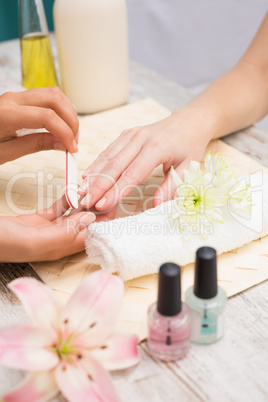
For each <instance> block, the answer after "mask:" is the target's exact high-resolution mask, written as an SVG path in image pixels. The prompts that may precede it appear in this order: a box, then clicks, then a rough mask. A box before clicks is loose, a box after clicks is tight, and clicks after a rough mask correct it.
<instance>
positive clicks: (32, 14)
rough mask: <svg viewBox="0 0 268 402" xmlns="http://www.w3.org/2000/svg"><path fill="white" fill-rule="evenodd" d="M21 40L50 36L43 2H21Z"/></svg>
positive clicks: (35, 0) (30, 0) (23, 0)
mask: <svg viewBox="0 0 268 402" xmlns="http://www.w3.org/2000/svg"><path fill="white" fill-rule="evenodd" d="M19 23H20V38H27V37H31V36H46V35H48V28H47V21H46V16H45V11H44V6H43V2H42V0H19Z"/></svg>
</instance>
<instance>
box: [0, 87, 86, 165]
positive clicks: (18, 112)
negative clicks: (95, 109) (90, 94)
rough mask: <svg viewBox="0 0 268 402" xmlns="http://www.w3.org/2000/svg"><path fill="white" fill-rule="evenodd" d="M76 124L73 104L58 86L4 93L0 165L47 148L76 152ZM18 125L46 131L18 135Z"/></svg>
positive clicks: (1, 98) (0, 111)
mask: <svg viewBox="0 0 268 402" xmlns="http://www.w3.org/2000/svg"><path fill="white" fill-rule="evenodd" d="M78 126H79V123H78V119H77V114H76V111H75V109H74V107H73V105H72V104H71V102H70V101H69V99H68V98H67V97H66V96H65V95H64V94H63V92H62V91H61V90H60V89H59V88H58V87H51V88H35V89H30V90H29V91H23V92H7V93H5V94H3V95H1V96H0V164H3V163H5V162H8V161H11V160H14V159H16V158H19V157H21V156H23V155H26V154H30V153H34V152H38V151H43V150H48V149H61V150H65V149H67V150H68V151H70V152H77V144H76V142H77V133H78ZM22 128H28V129H40V128H45V129H46V130H47V131H49V133H46V132H44V133H34V134H30V135H26V136H23V137H19V138H18V137H17V134H16V131H17V130H20V129H22ZM5 140H6V141H5Z"/></svg>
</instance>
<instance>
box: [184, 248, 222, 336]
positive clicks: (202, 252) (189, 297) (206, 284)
mask: <svg viewBox="0 0 268 402" xmlns="http://www.w3.org/2000/svg"><path fill="white" fill-rule="evenodd" d="M185 301H186V303H187V305H188V306H189V307H190V309H191V341H192V342H197V343H212V342H216V341H217V340H219V339H220V338H221V337H222V336H223V332H224V310H225V306H226V301H227V298H226V294H225V291H224V290H223V289H222V288H220V287H218V284H217V255H216V250H215V249H214V248H211V247H201V248H199V249H198V250H197V252H196V262H195V279H194V286H192V287H190V288H189V289H188V290H187V292H186V295H185Z"/></svg>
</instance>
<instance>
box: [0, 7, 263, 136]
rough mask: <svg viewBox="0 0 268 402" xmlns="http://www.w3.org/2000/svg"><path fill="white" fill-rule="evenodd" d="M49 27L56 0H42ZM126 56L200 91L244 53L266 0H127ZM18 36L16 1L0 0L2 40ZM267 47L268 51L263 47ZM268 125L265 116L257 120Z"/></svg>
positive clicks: (50, 26)
mask: <svg viewBox="0 0 268 402" xmlns="http://www.w3.org/2000/svg"><path fill="white" fill-rule="evenodd" d="M43 3H44V6H45V10H46V15H47V19H48V24H49V29H50V30H53V21H52V6H53V3H54V0H43ZM126 3H127V11H128V24H129V47H130V58H131V59H132V60H135V61H138V62H139V63H141V64H143V65H144V66H147V67H149V68H151V69H153V70H155V71H157V72H158V73H160V74H162V75H164V76H165V77H167V78H170V79H171V80H173V81H175V82H178V83H180V84H182V85H184V86H185V87H187V88H188V89H189V90H190V91H192V92H193V93H194V94H198V93H199V92H200V91H201V90H203V89H204V88H205V87H206V86H207V85H208V84H209V83H210V82H211V81H212V80H213V79H215V78H216V77H217V76H219V75H220V74H222V73H223V72H224V71H226V70H228V69H229V68H231V67H232V66H233V65H234V64H235V63H236V62H237V61H238V60H239V58H240V57H241V55H242V54H243V53H244V51H245V50H246V48H247V47H248V45H249V44H250V42H251V40H252V38H253V36H254V35H255V33H256V31H257V29H258V26H259V25H260V23H261V21H262V19H263V17H264V15H265V13H266V11H267V8H268V2H267V0H126ZM16 37H18V0H0V41H3V40H8V39H12V38H16ZM267 51H268V50H267ZM257 125H259V126H260V127H263V128H265V129H267V130H268V118H266V119H264V120H263V121H261V122H260V123H258V124H257Z"/></svg>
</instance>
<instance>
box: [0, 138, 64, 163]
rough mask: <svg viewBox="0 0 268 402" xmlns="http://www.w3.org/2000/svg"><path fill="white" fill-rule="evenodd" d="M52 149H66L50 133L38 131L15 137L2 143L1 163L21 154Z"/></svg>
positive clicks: (0, 149)
mask: <svg viewBox="0 0 268 402" xmlns="http://www.w3.org/2000/svg"><path fill="white" fill-rule="evenodd" d="M50 149H61V150H65V147H64V146H63V145H62V144H60V143H55V138H54V137H53V136H52V135H51V134H50V133H36V134H29V135H25V136H24V137H18V138H13V139H12V140H10V141H5V142H3V143H0V164H3V163H6V162H9V161H12V160H14V159H17V158H20V157H21V156H24V155H28V154H32V153H35V152H39V151H45V150H50Z"/></svg>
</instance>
